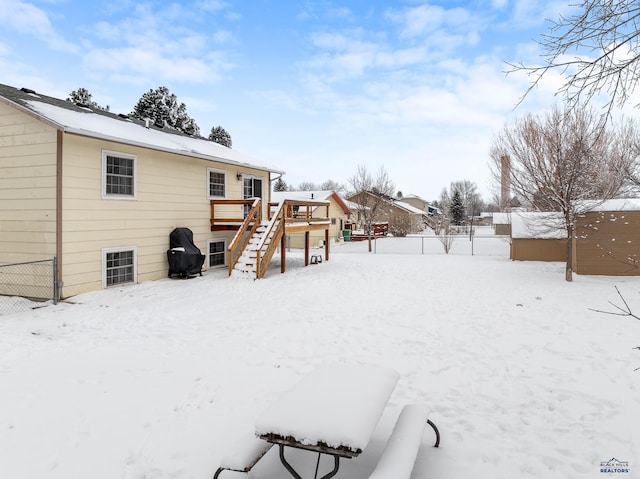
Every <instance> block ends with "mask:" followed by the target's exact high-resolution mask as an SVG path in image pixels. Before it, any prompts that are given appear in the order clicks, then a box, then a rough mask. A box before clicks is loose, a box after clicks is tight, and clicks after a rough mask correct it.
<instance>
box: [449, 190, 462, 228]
mask: <svg viewBox="0 0 640 479" xmlns="http://www.w3.org/2000/svg"><path fill="white" fill-rule="evenodd" d="M449 215H450V218H451V221H452V223H453V224H454V225H461V224H463V223H464V217H465V207H464V204H463V202H462V195H461V194H460V191H459V190H455V191H454V192H453V196H452V197H451V204H450V205H449Z"/></svg>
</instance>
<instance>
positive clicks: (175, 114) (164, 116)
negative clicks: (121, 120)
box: [131, 86, 200, 136]
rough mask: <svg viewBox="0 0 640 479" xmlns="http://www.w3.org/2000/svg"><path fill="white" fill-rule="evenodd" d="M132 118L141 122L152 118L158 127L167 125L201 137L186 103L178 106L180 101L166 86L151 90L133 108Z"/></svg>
mask: <svg viewBox="0 0 640 479" xmlns="http://www.w3.org/2000/svg"><path fill="white" fill-rule="evenodd" d="M131 116H132V117H134V118H139V119H141V120H143V119H145V118H150V119H151V120H152V121H153V122H154V124H155V125H157V126H164V125H165V123H166V124H167V125H168V126H170V127H172V128H175V129H176V130H179V131H182V132H184V133H186V134H187V135H190V136H199V135H200V128H199V127H198V125H196V122H195V121H194V120H193V119H192V118H191V117H190V116H189V115H188V114H187V107H186V105H185V104H184V103H180V104H178V99H177V98H176V96H175V95H174V94H173V93H171V92H169V89H168V88H167V87H166V86H161V87H159V88H156V89H155V90H149V91H148V92H146V93H145V94H143V95H142V97H141V98H140V100H138V103H137V104H136V106H135V107H133V111H132V112H131Z"/></svg>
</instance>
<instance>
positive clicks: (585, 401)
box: [0, 238, 640, 479]
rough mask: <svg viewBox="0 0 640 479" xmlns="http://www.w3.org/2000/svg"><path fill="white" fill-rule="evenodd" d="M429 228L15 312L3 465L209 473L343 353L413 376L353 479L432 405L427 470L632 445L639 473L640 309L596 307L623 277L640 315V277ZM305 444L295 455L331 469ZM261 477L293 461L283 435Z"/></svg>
mask: <svg viewBox="0 0 640 479" xmlns="http://www.w3.org/2000/svg"><path fill="white" fill-rule="evenodd" d="M416 241H418V240H417V239H416V238H407V239H393V238H386V239H383V240H380V243H378V248H377V254H369V253H366V242H363V243H351V244H344V245H340V246H336V247H335V248H333V250H332V253H331V258H330V261H325V262H323V263H321V264H318V265H310V266H309V267H306V268H305V267H303V265H302V260H301V257H300V255H299V254H296V253H295V252H291V253H289V254H288V270H287V272H286V273H285V274H280V273H279V268H278V267H277V266H275V267H274V268H273V269H272V270H270V271H269V273H268V274H267V277H266V278H265V279H263V280H260V281H250V280H244V279H235V278H227V277H226V274H225V271H222V270H217V271H211V272H208V273H206V274H205V275H204V276H203V277H198V278H195V279H192V280H169V279H166V280H160V281H155V282H147V283H143V284H140V285H134V286H127V287H120V288H114V289H109V290H103V291H98V292H94V293H89V294H84V295H80V296H77V297H74V298H71V300H70V301H68V302H63V303H60V304H58V305H57V306H48V307H45V308H41V309H37V310H32V311H28V312H24V313H15V314H12V315H8V316H7V315H5V316H0V478H2V479H33V478H37V477H41V478H47V479H75V478H78V479H85V478H91V479H120V478H122V479H143V478H145V479H166V478H176V479H178V478H180V479H188V478H198V479H200V478H210V477H211V476H212V475H213V473H214V472H215V470H216V468H217V466H218V464H219V461H220V458H221V457H222V456H223V455H225V454H226V453H227V452H229V449H230V448H231V447H232V446H233V443H234V442H235V441H236V440H237V439H238V437H239V436H241V435H242V434H245V435H246V434H248V435H250V434H251V432H252V430H253V422H254V419H255V418H256V417H257V416H259V415H260V413H261V412H262V411H263V410H264V409H265V408H266V407H267V406H268V405H269V404H270V402H271V401H272V400H274V399H275V398H277V397H279V396H280V394H281V393H282V391H284V390H286V389H288V388H289V387H290V386H291V385H293V384H294V383H295V382H297V381H298V380H299V379H301V378H302V377H304V375H305V374H306V373H308V372H309V371H311V370H312V369H314V368H315V367H316V366H317V365H321V364H324V363H328V362H331V363H335V362H344V363H349V364H374V365H375V364H380V365H386V366H390V367H392V368H394V369H395V370H397V371H398V372H399V373H400V380H399V381H398V384H397V386H396V388H395V390H394V392H393V393H392V396H391V400H390V403H389V405H388V406H387V408H386V409H385V411H384V413H383V416H382V419H381V422H380V423H379V425H378V428H377V429H376V430H375V432H374V435H373V439H372V441H371V442H370V443H369V445H368V447H367V448H366V449H365V451H364V453H363V454H362V455H361V456H360V457H358V458H355V459H351V460H343V461H342V466H341V469H340V472H339V475H338V476H337V477H342V478H353V479H365V478H366V477H367V475H368V474H369V473H370V472H371V471H372V469H373V467H374V465H375V463H376V461H377V458H378V456H379V454H380V452H381V450H382V448H383V447H384V443H385V441H386V439H387V437H388V435H389V433H390V431H391V429H392V427H393V424H394V422H395V419H396V417H397V415H398V414H399V412H400V410H401V408H402V406H403V405H404V404H406V403H414V402H426V403H428V404H429V405H430V406H431V409H432V411H433V413H432V415H431V419H432V420H433V421H434V422H435V423H436V424H437V425H438V427H439V429H440V432H441V434H442V442H441V447H440V448H438V449H435V448H433V447H432V444H433V440H434V437H433V432H432V431H431V430H430V428H428V427H427V428H426V429H425V435H424V440H423V447H422V448H421V450H420V452H419V455H418V459H417V462H416V468H415V469H414V473H413V478H414V479H418V478H434V479H437V478H460V479H468V478H475V479H497V478H505V479H506V478H509V479H513V478H527V477H531V478H536V479H539V478H563V479H565V478H598V477H605V476H607V474H603V473H601V472H600V463H601V462H606V461H608V460H609V459H611V458H614V457H615V458H616V459H618V460H620V461H627V462H628V463H629V468H630V473H629V474H618V475H616V476H620V475H621V476H622V477H640V371H636V372H634V369H635V368H637V367H640V351H638V350H634V349H633V348H634V347H636V346H640V321H638V320H636V319H633V318H631V317H619V316H612V315H606V314H601V313H597V312H593V311H591V310H590V308H595V309H607V310H610V309H612V307H611V305H609V304H608V301H609V300H611V301H614V302H618V300H619V298H618V296H617V295H616V291H615V289H614V286H617V287H618V288H619V289H620V291H621V293H622V294H623V295H624V297H625V298H626V299H627V300H628V301H629V303H630V305H631V307H632V308H633V309H634V310H635V312H636V313H640V278H612V277H595V276H593V277H585V276H576V278H575V281H574V282H572V283H567V282H565V281H564V265H562V264H559V263H521V262H511V261H510V260H509V259H508V245H507V244H506V243H505V242H503V241H500V240H492V241H493V243H492V244H493V245H494V249H493V250H492V249H491V248H490V247H487V249H483V250H481V254H475V255H474V256H471V255H470V254H468V253H467V252H466V250H465V248H468V246H469V245H468V243H469V242H468V241H467V242H466V243H464V242H463V241H460V242H459V244H458V245H454V248H453V251H452V253H451V254H449V255H445V254H444V253H443V252H442V247H441V246H440V247H438V246H433V245H434V244H436V243H435V242H433V241H431V242H429V244H430V245H432V246H433V248H431V249H429V248H427V249H428V251H427V252H426V254H419V253H421V252H423V251H424V250H423V249H422V245H421V249H420V250H419V251H418V252H417V253H416V250H415V247H416V246H415V245H416ZM487 241H488V240H487ZM385 242H386V243H385ZM403 242H404V243H403ZM480 244H481V243H480V242H479V243H478V244H477V245H476V247H477V248H480ZM403 245H411V247H410V248H409V249H411V252H412V253H413V254H396V253H398V252H400V251H401V250H402V246H403ZM388 251H395V252H396V253H390V252H388ZM477 251H480V250H477ZM306 454H307V453H304V452H301V451H295V453H294V455H293V456H292V457H293V461H294V462H296V464H299V465H301V466H302V467H305V466H307V467H308V471H309V472H308V474H310V476H307V477H312V475H313V470H314V467H315V457H311V456H310V455H306ZM331 465H332V464H329V461H327V462H323V463H322V464H321V468H323V467H324V468H325V469H330V466H331ZM251 474H252V477H255V478H263V479H275V478H283V477H287V475H288V473H287V472H286V471H285V470H284V469H283V467H282V466H281V464H280V463H279V460H278V457H277V450H276V449H272V450H271V451H270V452H269V453H268V454H267V456H265V458H264V459H263V460H262V461H260V462H259V463H258V464H257V465H256V467H255V468H254V470H253V472H252V473H251ZM231 476H232V474H230V475H229V476H227V477H231ZM224 477H225V476H222V478H221V479H224Z"/></svg>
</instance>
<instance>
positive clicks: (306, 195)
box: [271, 190, 352, 215]
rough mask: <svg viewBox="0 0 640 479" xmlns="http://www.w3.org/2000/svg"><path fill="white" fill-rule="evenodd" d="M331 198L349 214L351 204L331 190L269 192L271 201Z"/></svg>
mask: <svg viewBox="0 0 640 479" xmlns="http://www.w3.org/2000/svg"><path fill="white" fill-rule="evenodd" d="M331 199H333V200H334V201H335V202H336V203H337V204H338V206H339V207H340V208H342V211H343V212H344V213H345V214H346V215H349V214H351V209H352V205H350V204H348V203H349V202H348V201H346V200H345V199H344V198H342V197H341V196H340V195H339V194H338V193H337V192H335V191H333V190H316V191H273V192H271V201H272V202H274V203H280V202H281V201H282V200H294V201H296V200H298V201H330V200H331Z"/></svg>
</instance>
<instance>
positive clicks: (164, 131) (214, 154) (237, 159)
mask: <svg viewBox="0 0 640 479" xmlns="http://www.w3.org/2000/svg"><path fill="white" fill-rule="evenodd" d="M2 100H4V101H5V102H6V103H9V104H11V105H13V106H15V107H18V108H19V109H21V110H23V111H26V112H27V113H31V114H32V115H35V116H36V117H38V118H40V119H42V120H45V121H47V122H48V123H50V124H52V126H54V127H56V128H58V129H60V130H62V131H64V132H67V133H73V134H77V135H82V136H87V137H91V138H99V139H103V140H108V141H114V142H118V143H125V144H128V145H134V146H140V147H143V148H150V149H154V150H160V151H167V152H171V153H177V154H180V155H185V156H191V157H195V158H201V159H205V160H211V161H216V162H221V163H227V164H232V165H237V166H246V167H250V168H256V169H260V170H264V171H271V172H274V173H281V174H282V173H284V172H283V171H281V170H279V169H277V168H273V167H271V166H268V165H266V164H261V163H260V162H258V161H256V160H254V159H253V158H251V157H250V156H248V155H245V154H244V153H241V152H239V151H237V150H233V149H231V148H227V147H226V146H223V145H220V144H218V143H216V142H214V141H210V140H207V139H205V138H196V137H191V136H187V135H185V134H182V133H181V132H179V131H177V130H174V129H171V128H158V127H156V126H154V125H149V126H148V127H147V126H146V125H145V122H143V121H141V120H134V119H132V118H129V117H127V116H126V115H122V116H120V115H116V114H114V113H110V112H104V111H101V110H98V109H92V108H89V107H84V106H78V105H75V104H74V103H72V102H69V101H65V100H60V99H57V98H53V97H48V96H46V95H41V94H39V93H35V92H33V91H31V90H25V89H22V90H18V89H16V88H13V87H10V86H7V85H1V84H0V101H2Z"/></svg>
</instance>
